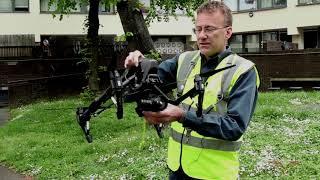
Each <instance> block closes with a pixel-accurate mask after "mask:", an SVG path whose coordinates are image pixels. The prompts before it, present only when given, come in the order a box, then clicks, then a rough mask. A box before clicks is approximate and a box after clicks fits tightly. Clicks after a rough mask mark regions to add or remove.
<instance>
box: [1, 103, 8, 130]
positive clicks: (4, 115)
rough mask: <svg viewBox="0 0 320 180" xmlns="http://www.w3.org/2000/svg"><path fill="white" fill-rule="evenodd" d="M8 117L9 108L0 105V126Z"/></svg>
mask: <svg viewBox="0 0 320 180" xmlns="http://www.w3.org/2000/svg"><path fill="white" fill-rule="evenodd" d="M8 118H9V109H8V108H7V107H0V126H1V125H4V123H6V122H7V121H8Z"/></svg>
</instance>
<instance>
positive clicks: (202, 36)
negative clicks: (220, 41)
mask: <svg viewBox="0 0 320 180" xmlns="http://www.w3.org/2000/svg"><path fill="white" fill-rule="evenodd" d="M198 37H199V39H205V38H207V37H208V36H207V34H206V33H205V31H204V30H202V31H200V32H199V34H198Z"/></svg>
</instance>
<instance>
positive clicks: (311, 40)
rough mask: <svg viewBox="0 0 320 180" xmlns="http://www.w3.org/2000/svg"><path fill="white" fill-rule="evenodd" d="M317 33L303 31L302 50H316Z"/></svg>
mask: <svg viewBox="0 0 320 180" xmlns="http://www.w3.org/2000/svg"><path fill="white" fill-rule="evenodd" d="M318 39H319V38H318V31H317V30H305V31H304V48H305V49H308V48H318V47H319V45H318Z"/></svg>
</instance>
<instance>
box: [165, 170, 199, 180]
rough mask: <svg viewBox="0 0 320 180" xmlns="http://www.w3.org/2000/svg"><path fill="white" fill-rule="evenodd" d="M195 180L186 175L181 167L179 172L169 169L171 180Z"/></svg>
mask: <svg viewBox="0 0 320 180" xmlns="http://www.w3.org/2000/svg"><path fill="white" fill-rule="evenodd" d="M191 179H192V180H193V179H194V178H192V177H189V176H188V175H186V173H184V171H183V170H182V168H181V167H179V169H178V170H177V171H171V170H170V169H169V180H191Z"/></svg>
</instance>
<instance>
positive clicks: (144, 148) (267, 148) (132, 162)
mask: <svg viewBox="0 0 320 180" xmlns="http://www.w3.org/2000/svg"><path fill="white" fill-rule="evenodd" d="M88 103H89V102H88V101H85V100H83V99H80V100H79V99H78V98H68V99H64V100H56V101H43V102H38V103H35V104H32V105H28V106H23V107H20V108H16V109H12V110H11V120H10V122H9V123H7V124H6V125H5V126H4V127H1V128H0V162H1V164H3V165H6V166H8V167H13V168H15V169H16V170H17V171H18V172H23V173H25V174H29V175H32V176H35V178H36V179H167V169H166V163H165V161H166V147H167V144H166V143H167V138H168V134H169V132H167V131H166V132H165V135H166V137H165V138H164V139H159V138H158V137H157V135H156V133H155V131H154V130H153V129H152V128H147V129H146V135H145V139H144V138H143V137H142V136H144V134H143V132H142V131H143V128H141V127H143V126H144V121H143V120H142V119H141V118H139V117H138V116H137V115H136V113H135V110H134V107H135V104H125V107H124V109H125V111H124V119H123V120H121V121H119V120H117V119H116V117H115V116H116V115H115V109H114V108H112V109H109V110H107V111H105V112H103V113H102V114H100V115H99V116H98V117H94V118H93V119H92V121H91V122H92V123H91V126H92V129H91V132H92V134H93V137H94V141H93V143H92V144H88V143H87V142H86V141H85V139H84V137H83V134H82V132H81V130H80V128H79V126H78V124H77V123H76V121H75V108H76V107H78V106H83V105H85V104H86V105H87V104H88ZM319 109H320V94H319V93H318V92H272V93H260V96H259V99H258V105H257V108H256V112H255V115H254V116H253V119H252V120H251V123H250V126H249V129H248V130H247V133H246V135H245V136H244V145H243V146H242V148H241V151H240V162H241V169H240V175H241V179H319V177H320V172H319V169H320V151H319V149H320V141H319V138H320V133H319V131H320V129H319V127H320V122H319Z"/></svg>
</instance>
